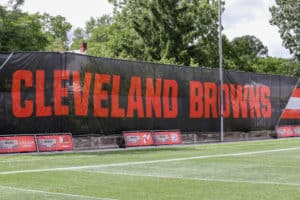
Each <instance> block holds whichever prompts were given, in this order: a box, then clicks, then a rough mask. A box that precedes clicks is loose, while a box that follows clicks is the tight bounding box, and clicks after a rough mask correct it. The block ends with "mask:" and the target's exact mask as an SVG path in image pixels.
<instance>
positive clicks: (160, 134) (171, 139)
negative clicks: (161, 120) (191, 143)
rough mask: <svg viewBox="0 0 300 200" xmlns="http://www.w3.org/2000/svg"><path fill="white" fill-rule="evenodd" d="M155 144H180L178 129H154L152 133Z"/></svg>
mask: <svg viewBox="0 0 300 200" xmlns="http://www.w3.org/2000/svg"><path fill="white" fill-rule="evenodd" d="M153 137H154V144H155V145H171V144H181V135H180V131H178V130H175V131H155V132H154V134H153Z"/></svg>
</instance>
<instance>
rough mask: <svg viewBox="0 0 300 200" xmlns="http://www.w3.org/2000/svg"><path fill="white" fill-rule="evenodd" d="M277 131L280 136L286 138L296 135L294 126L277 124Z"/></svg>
mask: <svg viewBox="0 0 300 200" xmlns="http://www.w3.org/2000/svg"><path fill="white" fill-rule="evenodd" d="M276 133H277V137H278V138H286V137H293V136H294V133H293V128H292V126H277V127H276Z"/></svg>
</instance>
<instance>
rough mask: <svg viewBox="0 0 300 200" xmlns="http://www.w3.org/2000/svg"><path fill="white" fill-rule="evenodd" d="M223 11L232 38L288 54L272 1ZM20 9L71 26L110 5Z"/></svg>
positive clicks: (60, 0) (47, 4)
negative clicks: (252, 38) (59, 17)
mask: <svg viewBox="0 0 300 200" xmlns="http://www.w3.org/2000/svg"><path fill="white" fill-rule="evenodd" d="M1 1H2V2H3V1H5V0H0V2H1ZM6 1H7V0H6ZM225 2H226V5H225V12H224V14H223V20H222V21H223V26H224V33H225V34H226V35H227V36H228V37H229V39H233V38H234V37H238V36H242V35H254V36H256V37H258V38H259V39H260V40H261V41H262V42H263V43H264V45H266V46H267V47H268V49H269V55H270V56H274V57H284V58H286V57H290V55H289V52H288V50H286V49H284V48H283V47H282V40H281V38H280V35H279V33H278V29H277V27H274V26H271V25H270V24H269V19H270V18H271V15H270V12H269V7H270V6H272V5H274V4H275V0H225ZM21 8H22V10H24V11H27V12H30V13H35V12H41V13H43V12H47V13H49V14H51V15H62V16H64V17H66V19H67V21H68V22H70V23H71V24H72V25H73V26H74V27H84V26H85V22H86V21H87V20H89V18H90V17H99V16H101V15H103V14H111V13H112V10H113V7H112V5H110V4H109V3H107V0H85V1H82V0H25V4H24V5H23V6H22V7H21Z"/></svg>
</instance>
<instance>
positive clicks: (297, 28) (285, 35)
mask: <svg viewBox="0 0 300 200" xmlns="http://www.w3.org/2000/svg"><path fill="white" fill-rule="evenodd" d="M270 11H271V14H272V19H271V21H270V22H271V24H272V25H276V26H277V27H278V28H279V32H280V36H281V38H282V40H283V45H284V46H285V47H286V48H287V49H289V51H290V53H292V54H293V55H294V56H295V58H296V59H297V60H298V61H300V20H299V19H300V1H299V0H276V5H275V6H272V7H271V8H270Z"/></svg>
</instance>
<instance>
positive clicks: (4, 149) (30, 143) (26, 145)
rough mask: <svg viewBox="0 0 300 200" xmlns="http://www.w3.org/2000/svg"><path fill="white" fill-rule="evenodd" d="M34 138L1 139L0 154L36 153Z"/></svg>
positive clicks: (15, 137) (8, 137)
mask: <svg viewBox="0 0 300 200" xmlns="http://www.w3.org/2000/svg"><path fill="white" fill-rule="evenodd" d="M35 151H36V144H35V140H34V136H7V137H0V153H19V152H35Z"/></svg>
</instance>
